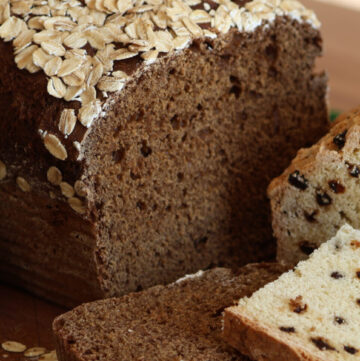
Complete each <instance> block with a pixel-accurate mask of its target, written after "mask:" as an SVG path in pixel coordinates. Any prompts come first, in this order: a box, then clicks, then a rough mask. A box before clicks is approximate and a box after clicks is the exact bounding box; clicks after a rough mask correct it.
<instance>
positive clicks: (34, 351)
mask: <svg viewBox="0 0 360 361" xmlns="http://www.w3.org/2000/svg"><path fill="white" fill-rule="evenodd" d="M45 352H46V348H44V347H31V348H28V349H27V350H26V351H25V352H24V356H25V357H38V356H41V355H43V354H44V353H45Z"/></svg>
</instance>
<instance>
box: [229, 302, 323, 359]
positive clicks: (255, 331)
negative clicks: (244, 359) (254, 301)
mask: <svg viewBox="0 0 360 361" xmlns="http://www.w3.org/2000/svg"><path fill="white" fill-rule="evenodd" d="M223 338H224V340H225V341H226V342H227V343H229V344H230V345H231V346H232V347H234V348H236V349H237V350H238V351H240V352H241V353H242V354H244V355H246V356H249V357H250V358H251V359H254V360H257V361H327V360H326V359H325V358H319V357H317V356H314V355H313V354H310V353H309V352H308V351H307V350H305V349H303V348H302V347H301V345H300V344H299V343H296V342H294V340H292V339H291V338H290V337H289V336H287V335H286V334H284V333H283V332H280V331H279V330H278V329H276V328H274V327H271V326H269V327H268V326H266V325H264V324H259V323H258V322H257V321H256V320H255V319H253V318H251V317H250V316H249V315H247V314H246V312H244V310H242V308H241V307H240V306H233V307H229V308H226V309H225V312H224V329H223Z"/></svg>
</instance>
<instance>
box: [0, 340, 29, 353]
mask: <svg viewBox="0 0 360 361" xmlns="http://www.w3.org/2000/svg"><path fill="white" fill-rule="evenodd" d="M1 347H2V348H3V349H4V350H5V351H7V352H24V351H25V350H26V346H25V345H24V344H22V343H20V342H16V341H5V342H3V343H2V344H1Z"/></svg>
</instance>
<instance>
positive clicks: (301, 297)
mask: <svg viewBox="0 0 360 361" xmlns="http://www.w3.org/2000/svg"><path fill="white" fill-rule="evenodd" d="M359 307H360V231H358V230H354V229H353V228H352V227H351V226H349V225H344V226H343V227H342V228H341V229H340V230H339V232H338V233H337V234H336V236H335V237H334V238H332V239H331V240H330V241H328V242H327V243H324V244H323V245H322V246H321V247H320V248H319V249H318V250H316V251H315V252H314V253H313V254H312V255H311V256H310V258H309V259H308V260H306V261H302V262H300V263H299V264H298V265H297V266H296V267H295V269H294V270H292V271H289V272H287V273H285V274H283V275H282V276H281V277H280V278H279V279H278V280H276V281H275V282H272V283H270V284H268V285H266V286H265V287H264V288H262V289H261V290H259V291H257V292H256V293H254V294H253V295H252V296H251V297H250V298H243V299H241V300H240V302H239V304H238V306H234V307H230V308H228V309H226V310H225V327H224V337H225V339H226V340H227V341H228V342H229V343H230V344H231V345H233V346H234V347H235V348H237V349H238V350H239V351H240V352H242V353H244V354H246V355H248V356H249V357H251V358H252V359H254V360H257V361H265V360H266V361H305V360H307V361H350V360H356V359H357V358H358V357H359V355H360V339H359V334H360V311H359V310H360V308H359Z"/></svg>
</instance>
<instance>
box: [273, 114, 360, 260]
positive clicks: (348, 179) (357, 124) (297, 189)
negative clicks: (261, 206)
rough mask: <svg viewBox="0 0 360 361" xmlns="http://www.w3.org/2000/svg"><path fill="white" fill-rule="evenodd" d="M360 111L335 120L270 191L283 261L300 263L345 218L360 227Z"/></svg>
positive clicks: (279, 178) (275, 230) (275, 231)
mask: <svg viewBox="0 0 360 361" xmlns="http://www.w3.org/2000/svg"><path fill="white" fill-rule="evenodd" d="M359 176H360V111H359V109H355V110H353V111H350V112H348V113H346V114H344V115H342V116H340V117H339V118H338V119H337V120H336V122H335V123H334V124H333V125H332V128H331V130H330V132H329V133H328V134H327V135H325V136H324V137H323V138H322V139H320V140H319V142H318V143H316V144H315V145H313V146H312V147H311V148H306V149H301V150H300V151H299V152H298V155H297V156H296V158H295V159H294V160H293V161H292V163H291V165H290V166H289V167H288V168H287V169H286V170H285V171H284V173H283V174H282V175H281V176H280V177H278V178H276V179H274V180H273V181H272V182H271V184H270V186H269V188H268V195H269V198H270V201H271V209H272V224H273V229H274V234H275V237H276V238H277V242H278V260H279V261H280V262H284V263H289V264H295V263H296V262H297V261H299V260H301V259H304V258H306V257H307V256H308V255H309V254H310V253H311V252H312V251H313V250H314V249H316V248H317V247H318V246H319V245H320V244H321V243H322V242H325V241H326V240H328V239H329V238H331V237H332V236H334V235H335V234H336V232H337V230H338V229H339V228H340V227H341V226H342V225H343V224H345V223H349V224H351V225H352V226H353V227H355V228H360V217H359V215H360V197H359V196H358V193H359V185H360V179H359Z"/></svg>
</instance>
